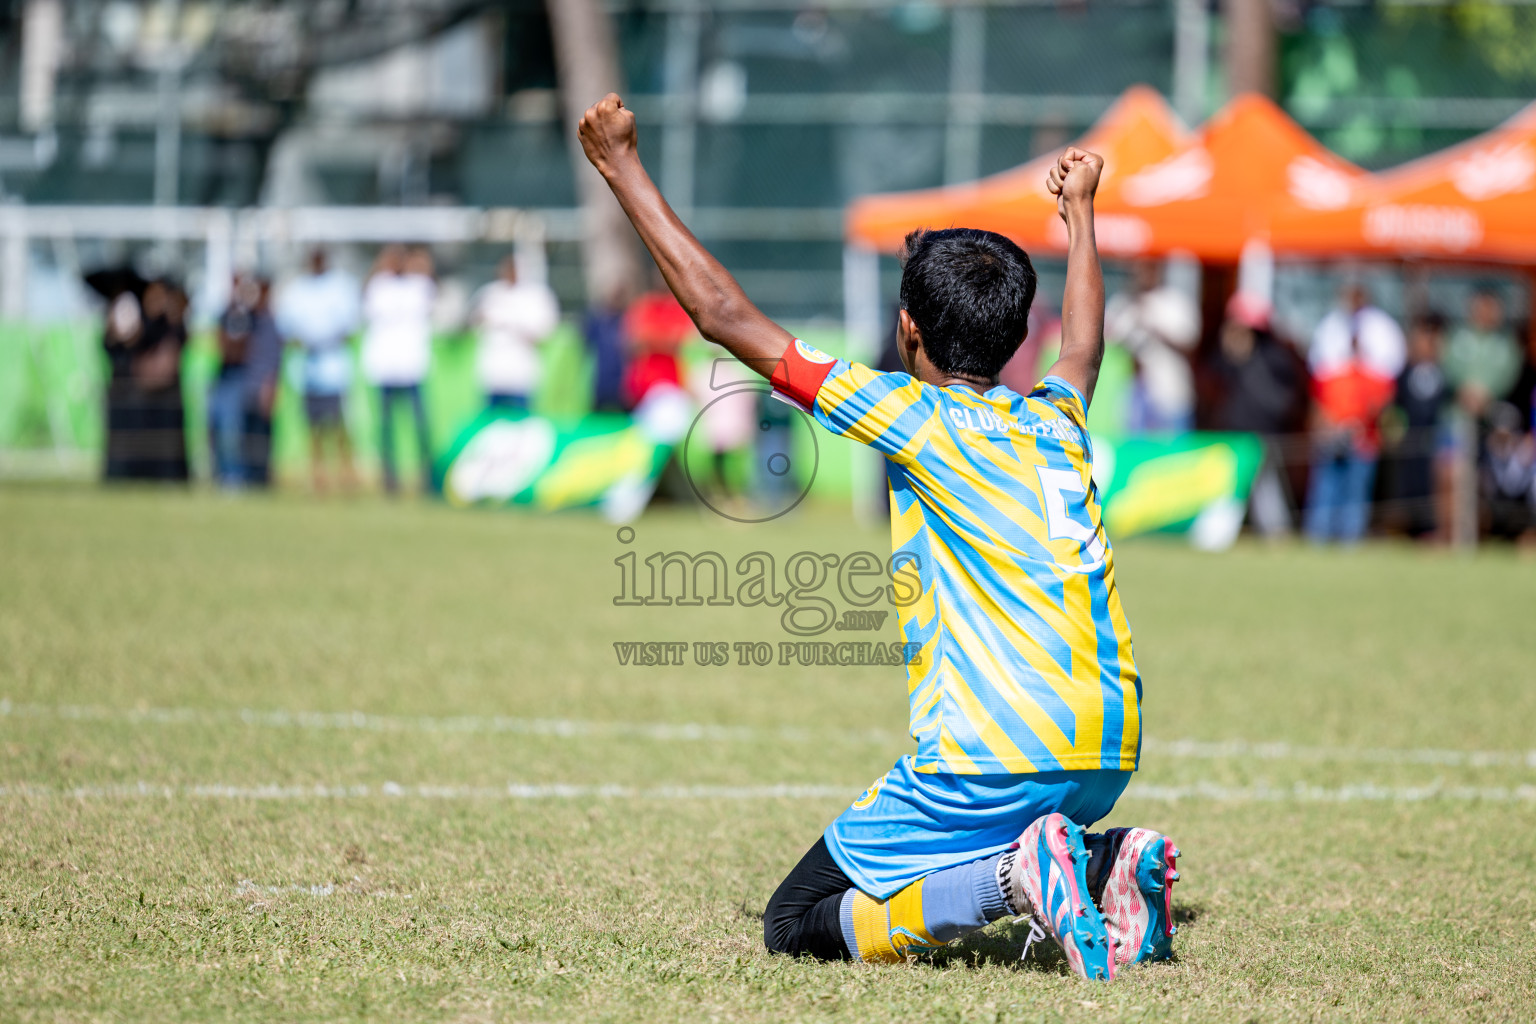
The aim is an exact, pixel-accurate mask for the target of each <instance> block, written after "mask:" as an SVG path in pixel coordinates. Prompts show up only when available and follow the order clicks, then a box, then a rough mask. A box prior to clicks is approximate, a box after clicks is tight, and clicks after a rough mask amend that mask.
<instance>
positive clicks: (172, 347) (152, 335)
mask: <svg viewBox="0 0 1536 1024" xmlns="http://www.w3.org/2000/svg"><path fill="white" fill-rule="evenodd" d="M114 278H115V279H116V282H115V284H114V283H113V279H114ZM87 282H88V283H89V284H91V286H92V287H93V288H96V289H97V290H98V291H101V292H103V294H106V293H107V292H109V291H110V292H113V294H112V297H111V301H110V305H109V306H108V309H107V324H106V330H105V333H104V336H103V345H104V346H105V348H106V350H107V357H108V360H109V362H110V364H111V367H112V378H111V381H110V383H109V384H108V386H107V453H106V466H105V476H106V478H107V479H109V480H164V481H176V482H185V481H186V480H187V479H188V477H189V473H188V466H187V436H186V406H185V403H184V401H183V398H182V393H181V356H182V352H183V350H184V349H185V348H186V344H187V329H186V311H187V297H186V293H184V292H183V291H182V290H181V289H180V288H179V287H177V286H176V285H175V284H173V283H172V282H170V281H166V280H159V281H150V282H148V283H144V282H142V280H140V279H139V278H138V276H137V275H136V274H132V272H131V271H129V272H108V273H106V274H101V275H97V274H93V275H91V276H90V277H89V278H87ZM116 285H120V286H121V287H117V286H116Z"/></svg>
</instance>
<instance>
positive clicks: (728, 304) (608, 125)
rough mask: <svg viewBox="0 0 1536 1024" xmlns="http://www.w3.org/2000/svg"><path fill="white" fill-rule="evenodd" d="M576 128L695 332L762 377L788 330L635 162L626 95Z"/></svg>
mask: <svg viewBox="0 0 1536 1024" xmlns="http://www.w3.org/2000/svg"><path fill="white" fill-rule="evenodd" d="M577 131H578V135H579V136H580V138H581V146H582V149H583V150H585V151H586V154H587V159H588V160H590V161H592V165H593V166H594V167H596V168H597V170H598V172H599V173H600V174H602V176H603V179H604V180H605V181H607V182H608V187H609V188H611V189H613V194H614V196H616V197H617V198H618V200H619V205H620V206H622V207H623V208H624V212H625V214H627V215H628V217H629V220H630V223H632V224H633V225H634V226H635V231H636V232H638V233H639V235H640V240H641V241H643V242H644V243H645V247H646V248H647V249H649V250H650V253H651V257H652V258H653V259H654V260H655V261H656V266H657V267H659V268H660V269H661V274H662V276H663V277H664V278H666V281H667V286H668V287H669V288H671V289H672V294H674V295H676V296H677V300H678V301H679V302H681V303H682V305H683V308H684V309H685V310H687V311H688V315H689V316H690V317H692V318H693V322H694V323H695V324H696V325H697V326H698V328H699V333H700V334H702V335H704V337H706V338H708V339H709V340H711V341H715V342H718V343H720V344H721V345H722V346H724V348H725V349H726V351H728V352H730V353H731V355H733V356H735V357H736V358H737V359H740V360H741V361H742V362H743V363H746V364H747V365H748V366H749V367H751V368H752V369H754V370H756V371H757V372H758V373H760V374H762V375H763V376H764V377H768V376H772V374H773V371H774V369H775V367H776V366H777V364H778V363H779V361H780V359H781V358H782V357H783V355H784V351H785V349H787V348H788V347H789V346H790V345H791V344H792V343H793V342H794V336H793V335H791V334H790V333H789V332H788V331H786V330H784V328H782V327H780V326H779V325H778V324H776V323H774V322H773V321H772V320H770V319H768V317H767V316H765V315H764V314H763V311H762V310H760V309H758V308H757V307H756V306H755V305H753V304H752V301H751V300H750V299H748V298H747V296H746V293H745V292H743V291H742V290H741V285H739V284H738V283H737V282H736V279H735V278H734V277H732V276H731V274H730V272H729V271H727V270H726V269H725V268H724V267H723V266H721V265H720V262H719V261H718V260H716V259H715V258H714V257H713V256H711V255H710V254H709V251H708V250H706V249H705V248H704V246H703V245H702V244H701V243H700V242H699V240H698V239H697V238H695V237H694V236H693V232H691V231H689V230H688V228H687V227H686V226H685V225H684V224H683V222H682V221H681V220H680V219H678V216H677V214H676V213H674V212H673V211H672V207H671V206H669V205H668V204H667V201H666V199H665V198H663V197H662V194H661V191H660V190H659V189H658V188H657V187H656V185H655V183H654V182H652V181H651V178H650V175H648V174H647V173H646V171H645V168H644V167H643V166H642V165H641V163H640V154H639V151H638V150H637V149H636V139H635V115H634V114H633V113H631V112H630V111H629V110H628V109H627V108H626V107H625V106H624V101H623V100H621V99H619V97H618V96H616V95H614V94H612V93H609V94H608V95H607V96H605V97H604V98H603V99H601V100H599V101H597V102H596V103H594V104H593V105H592V106H591V107H589V108H588V109H587V112H586V113H585V114H584V115H583V116H582V118H581V125H580V127H579V128H578V130H577Z"/></svg>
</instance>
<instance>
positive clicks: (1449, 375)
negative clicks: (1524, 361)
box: [1441, 288, 1520, 421]
mask: <svg viewBox="0 0 1536 1024" xmlns="http://www.w3.org/2000/svg"><path fill="white" fill-rule="evenodd" d="M1441 364H1442V365H1443V367H1444V368H1445V376H1446V380H1447V381H1449V382H1450V385H1451V389H1452V390H1453V391H1454V392H1455V394H1456V405H1457V408H1458V409H1459V411H1460V413H1461V414H1463V415H1465V416H1466V417H1468V418H1469V419H1471V420H1473V421H1479V420H1482V419H1483V417H1484V414H1485V413H1486V412H1487V409H1488V406H1489V404H1490V403H1492V402H1496V401H1498V400H1499V399H1501V398H1504V397H1505V396H1506V395H1508V394H1509V391H1510V389H1511V388H1512V387H1514V384H1515V380H1516V378H1517V377H1519V375H1520V346H1519V345H1518V344H1516V342H1515V336H1514V334H1513V333H1512V332H1511V331H1510V330H1509V328H1508V326H1507V325H1506V324H1505V322H1504V301H1503V300H1502V299H1501V298H1499V293H1498V292H1496V291H1493V290H1492V289H1486V288H1484V289H1479V290H1478V291H1477V292H1476V293H1474V294H1473V296H1472V301H1471V303H1470V304H1469V305H1468V308H1467V322H1466V323H1464V324H1462V325H1461V326H1460V327H1458V328H1456V329H1455V330H1454V331H1452V332H1451V336H1450V338H1449V339H1447V341H1446V343H1445V355H1444V357H1442V360H1441Z"/></svg>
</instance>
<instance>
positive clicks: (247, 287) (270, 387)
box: [208, 274, 282, 490]
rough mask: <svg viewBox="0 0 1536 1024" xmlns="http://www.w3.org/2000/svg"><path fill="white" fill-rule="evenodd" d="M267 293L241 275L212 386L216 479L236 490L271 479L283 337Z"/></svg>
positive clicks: (224, 319) (221, 327)
mask: <svg viewBox="0 0 1536 1024" xmlns="http://www.w3.org/2000/svg"><path fill="white" fill-rule="evenodd" d="M266 297H267V290H266V288H265V287H264V286H263V283H262V282H261V281H259V280H257V279H256V278H254V277H251V276H248V275H243V274H242V275H239V276H237V277H236V278H235V281H234V286H233V288H231V290H230V298H229V305H227V306H226V307H225V308H224V312H223V313H222V314H220V316H219V322H218V345H219V372H218V376H217V377H216V378H215V379H214V382H213V386H212V387H210V388H209V389H208V437H209V446H208V447H209V451H210V453H211V454H212V456H213V477H214V481H215V482H216V483H217V484H218V485H219V486H220V487H224V488H227V489H231V490H238V489H240V488H242V487H245V486H247V485H248V484H266V483H267V482H268V479H269V476H268V464H269V458H270V452H271V443H272V427H271V423H272V401H273V399H274V398H275V397H276V395H277V371H278V366H279V364H280V363H281V361H282V339H281V338H280V337H279V335H278V333H277V326H276V325H275V324H274V323H273V321H272V314H271V311H270V310H269V309H268V308H267V302H266Z"/></svg>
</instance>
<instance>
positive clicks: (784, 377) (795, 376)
mask: <svg viewBox="0 0 1536 1024" xmlns="http://www.w3.org/2000/svg"><path fill="white" fill-rule="evenodd" d="M836 362H837V360H836V359H835V358H833V357H832V356H829V355H827V354H826V353H825V352H821V351H818V350H816V349H814V348H812V347H811V346H809V345H807V344H806V343H805V342H803V341H801V340H800V339H799V338H796V339H795V340H794V341H792V342H790V343H789V346H788V347H787V348H785V349H784V354H783V355H781V356H779V361H778V363H777V364H776V365H775V366H774V368H773V376H772V377H770V378H769V383H771V384H772V385H773V390H774V391H776V392H778V393H779V394H780V395H783V396H784V397H785V398H787V399H789V400H790V401H791V402H793V403H794V404H795V405H798V406H800V407H801V408H803V409H806V410H810V409H811V408H812V407H814V406H815V405H816V393H817V392H818V391H820V390H821V385H822V383H823V382H824V381H825V380H826V379H827V375H828V374H829V373H831V372H832V366H833V364H834V363H836Z"/></svg>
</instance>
